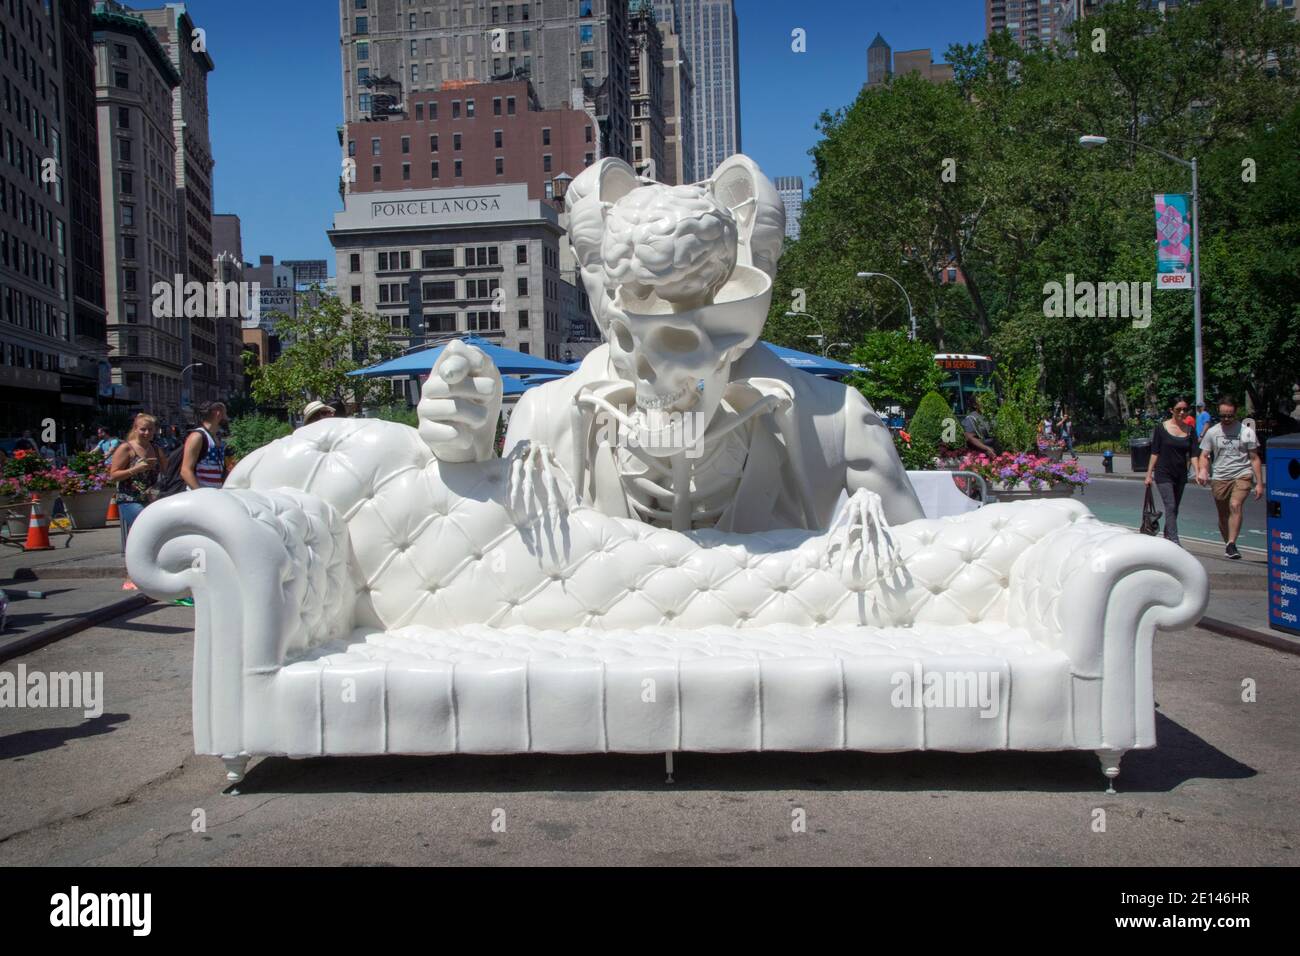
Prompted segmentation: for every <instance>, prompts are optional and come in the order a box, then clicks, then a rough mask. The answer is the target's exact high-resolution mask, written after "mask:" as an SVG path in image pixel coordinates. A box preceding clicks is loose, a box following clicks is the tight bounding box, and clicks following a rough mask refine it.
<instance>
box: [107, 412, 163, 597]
mask: <svg viewBox="0 0 1300 956" xmlns="http://www.w3.org/2000/svg"><path fill="white" fill-rule="evenodd" d="M157 430H158V419H156V418H154V417H153V416H152V415H149V414H146V413H144V412H141V413H140V414H138V415H136V416H135V420H134V421H133V422H132V425H131V431H130V432H128V433H127V436H126V441H125V442H121V443H119V444H118V446H117V447H116V448H115V449H113V455H112V458H111V459H110V460H109V466H108V480H109V481H116V482H117V493H116V495H114V498H115V499H116V501H117V513H118V517H119V518H120V521H121V528H122V552H123V553H125V552H126V539H127V535H129V534H130V533H131V525H132V524H134V523H135V519H136V518H138V517H139V516H140V512H141V511H143V510H144V506H145V505H146V504H148V503H149V489H150V488H152V487H153V485H154V483H155V482H157V480H158V475H159V474H161V472H162V470H163V469H164V468H166V467H167V453H166V452H164V451H163V450H162V449H161V448H159V447H158V443H157V442H156V441H155V440H154V436H155V434H156V433H157ZM122 590H124V591H134V590H136V586H135V584H134V582H132V581H131V579H130V578H128V579H127V580H126V583H124V584H123V585H122Z"/></svg>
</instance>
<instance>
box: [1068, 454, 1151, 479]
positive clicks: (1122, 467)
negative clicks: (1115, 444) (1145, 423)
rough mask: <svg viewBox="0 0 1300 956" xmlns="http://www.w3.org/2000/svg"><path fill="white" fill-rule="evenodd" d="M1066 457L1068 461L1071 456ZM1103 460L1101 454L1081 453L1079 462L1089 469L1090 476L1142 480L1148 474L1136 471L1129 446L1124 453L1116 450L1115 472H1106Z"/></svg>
mask: <svg viewBox="0 0 1300 956" xmlns="http://www.w3.org/2000/svg"><path fill="white" fill-rule="evenodd" d="M1065 458H1066V460H1067V461H1068V460H1069V458H1070V456H1069V455H1066V456H1065ZM1102 461H1103V457H1102V456H1101V455H1093V454H1080V455H1079V464H1081V465H1082V466H1083V467H1084V468H1087V469H1088V475H1089V476H1090V477H1093V478H1130V479H1132V480H1134V481H1141V480H1142V479H1143V478H1144V477H1145V474H1146V473H1145V472H1141V471H1134V470H1133V469H1132V468H1131V467H1130V465H1131V463H1132V459H1131V458H1130V457H1129V454H1128V449H1127V448H1125V449H1124V451H1123V453H1122V454H1121V452H1120V451H1119V450H1116V451H1115V458H1114V468H1115V471H1114V473H1113V474H1110V475H1108V474H1106V470H1105V468H1104V466H1103V465H1102Z"/></svg>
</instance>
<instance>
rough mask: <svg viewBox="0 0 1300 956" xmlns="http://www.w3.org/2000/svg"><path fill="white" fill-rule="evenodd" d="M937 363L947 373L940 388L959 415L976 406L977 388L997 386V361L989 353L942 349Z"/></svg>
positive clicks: (988, 388)
mask: <svg viewBox="0 0 1300 956" xmlns="http://www.w3.org/2000/svg"><path fill="white" fill-rule="evenodd" d="M934 363H935V364H936V365H938V366H939V368H940V369H942V370H943V371H944V372H945V373H947V375H946V377H945V378H944V380H943V384H941V385H940V386H939V391H941V392H942V393H943V397H944V398H946V399H948V404H949V405H951V406H952V410H953V411H954V412H955V413H956V414H957V416H958V417H961V416H964V415H967V414H969V413H970V412H972V411H974V410H975V405H974V397H975V393H976V392H982V391H988V390H990V389H992V388H993V369H994V363H993V359H991V358H989V357H988V356H987V355H965V354H958V353H955V352H941V353H939V354H937V355H935V357H934Z"/></svg>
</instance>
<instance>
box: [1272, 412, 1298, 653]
mask: <svg viewBox="0 0 1300 956" xmlns="http://www.w3.org/2000/svg"><path fill="white" fill-rule="evenodd" d="M1264 463H1265V467H1266V468H1267V472H1266V475H1267V481H1268V495H1267V497H1266V499H1265V501H1266V505H1265V507H1266V509H1267V512H1268V624H1269V627H1271V628H1273V629H1274V630H1276V631H1285V632H1287V633H1288V634H1296V635H1300V435H1279V436H1278V437H1277V438H1271V439H1269V442H1268V446H1267V451H1266V453H1265V456H1264Z"/></svg>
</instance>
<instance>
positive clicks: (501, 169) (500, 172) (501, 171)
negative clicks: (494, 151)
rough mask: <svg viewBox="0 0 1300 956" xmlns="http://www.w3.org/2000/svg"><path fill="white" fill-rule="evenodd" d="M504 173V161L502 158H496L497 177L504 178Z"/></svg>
mask: <svg viewBox="0 0 1300 956" xmlns="http://www.w3.org/2000/svg"><path fill="white" fill-rule="evenodd" d="M505 173H506V160H505V157H504V156H498V157H497V175H498V176H504V175H505Z"/></svg>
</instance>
